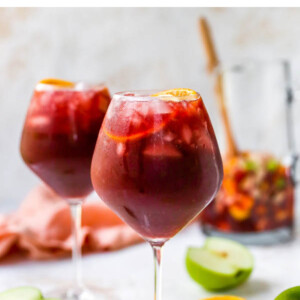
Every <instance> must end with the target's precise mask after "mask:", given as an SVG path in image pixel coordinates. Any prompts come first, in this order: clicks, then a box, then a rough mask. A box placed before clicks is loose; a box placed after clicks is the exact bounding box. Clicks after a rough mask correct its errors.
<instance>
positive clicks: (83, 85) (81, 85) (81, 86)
mask: <svg viewBox="0 0 300 300" xmlns="http://www.w3.org/2000/svg"><path fill="white" fill-rule="evenodd" d="M72 83H74V86H71V87H59V86H58V87H56V86H55V85H54V84H47V83H39V82H38V83H37V84H36V85H35V88H34V91H37V92H52V91H63V92H86V91H98V90H102V89H104V88H107V85H106V83H104V82H100V83H95V82H92V81H86V80H81V81H72Z"/></svg>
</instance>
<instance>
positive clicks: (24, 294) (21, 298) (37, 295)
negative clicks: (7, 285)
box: [0, 287, 44, 300]
mask: <svg viewBox="0 0 300 300" xmlns="http://www.w3.org/2000/svg"><path fill="white" fill-rule="evenodd" d="M42 299H44V298H43V295H42V293H41V291H40V290H38V289H36V288H32V287H18V288H13V289H9V290H6V291H4V292H2V293H0V300H42Z"/></svg>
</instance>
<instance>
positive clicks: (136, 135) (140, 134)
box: [104, 121, 167, 143]
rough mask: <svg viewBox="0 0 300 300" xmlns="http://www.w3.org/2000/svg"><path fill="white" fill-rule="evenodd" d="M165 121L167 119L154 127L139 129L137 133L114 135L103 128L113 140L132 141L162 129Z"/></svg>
mask: <svg viewBox="0 0 300 300" xmlns="http://www.w3.org/2000/svg"><path fill="white" fill-rule="evenodd" d="M166 123H167V121H163V122H161V123H159V125H158V126H155V127H154V128H149V129H147V130H144V131H141V132H138V133H134V134H130V135H128V136H119V135H115V134H112V133H111V132H109V131H108V130H106V129H104V133H105V134H106V135H107V136H108V137H110V138H111V139H113V140H115V141H118V142H123V143H124V142H127V141H132V140H137V139H140V138H142V137H145V136H147V135H149V134H153V133H155V132H157V131H159V130H160V129H162V128H163V127H164V126H165V124H166Z"/></svg>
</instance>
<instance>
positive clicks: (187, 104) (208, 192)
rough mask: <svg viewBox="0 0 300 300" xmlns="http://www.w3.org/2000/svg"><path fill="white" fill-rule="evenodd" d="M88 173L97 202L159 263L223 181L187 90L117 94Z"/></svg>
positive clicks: (198, 105) (198, 104)
mask: <svg viewBox="0 0 300 300" xmlns="http://www.w3.org/2000/svg"><path fill="white" fill-rule="evenodd" d="M91 174H92V182H93V186H94V188H95V190H96V192H97V193H98V195H99V196H100V197H101V199H102V200H103V201H104V202H105V203H106V204H107V205H108V206H109V207H110V208H111V209H113V210H114V211H115V212H116V213H117V214H118V215H119V216H120V217H121V218H122V219H123V220H124V221H125V222H126V223H127V224H129V225H130V226H131V227H132V228H133V229H135V230H136V231H137V232H138V233H139V234H140V235H142V236H143V237H144V238H145V239H146V240H147V241H149V242H150V244H151V245H152V246H153V248H154V253H155V257H156V258H157V262H158V264H159V261H160V248H161V246H162V245H163V244H164V243H165V241H167V240H168V239H169V238H171V237H173V236H174V235H175V234H176V233H177V232H178V231H179V230H181V229H182V228H183V227H184V226H185V225H187V224H188V223H189V222H190V221H191V220H192V219H193V218H195V217H196V216H197V215H198V214H199V213H200V212H201V211H202V210H203V209H204V208H205V207H206V206H207V205H208V204H209V203H210V201H211V200H212V198H213V197H214V195H215V194H216V192H217V191H218V189H219V186H220V184H221V181H222V177H223V170H222V161H221V157H220V153H219V148H218V145H217V141H216V138H215V135H214V131H213V128H212V125H211V123H210V120H209V116H208V114H207V112H206V109H205V107H204V104H203V101H202V99H201V97H200V95H199V94H198V93H196V92H194V91H192V90H188V89H176V90H169V91H165V92H160V93H156V94H155V93H153V92H125V93H117V94H115V95H114V97H113V100H112V102H111V105H110V107H109V110H108V112H107V115H106V117H105V119H104V122H103V126H102V128H101V130H100V133H99V137H98V141H97V144H96V148H95V152H94V156H93V161H92V169H91ZM158 293H159V292H158V291H157V295H156V298H155V299H157V300H158V299H159V295H158Z"/></svg>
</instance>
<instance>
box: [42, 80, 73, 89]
mask: <svg viewBox="0 0 300 300" xmlns="http://www.w3.org/2000/svg"><path fill="white" fill-rule="evenodd" d="M39 84H43V85H51V86H54V87H56V88H73V87H74V86H75V84H74V82H71V81H67V80H63V79H57V78H46V79H42V80H41V81H40V82H39Z"/></svg>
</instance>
